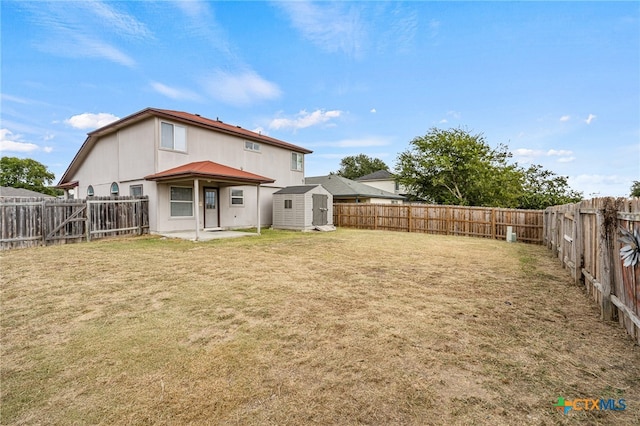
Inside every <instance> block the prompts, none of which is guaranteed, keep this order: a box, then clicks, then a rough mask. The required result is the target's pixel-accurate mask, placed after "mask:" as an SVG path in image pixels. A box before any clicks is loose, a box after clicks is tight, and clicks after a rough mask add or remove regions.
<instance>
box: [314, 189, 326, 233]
mask: <svg viewBox="0 0 640 426" xmlns="http://www.w3.org/2000/svg"><path fill="white" fill-rule="evenodd" d="M328 198H329V197H328V196H326V195H324V194H313V206H312V209H313V221H312V222H311V224H312V225H313V226H322V225H326V224H327V223H328V221H327V212H328V211H329V209H328V208H327V199H328Z"/></svg>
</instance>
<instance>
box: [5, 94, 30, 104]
mask: <svg viewBox="0 0 640 426" xmlns="http://www.w3.org/2000/svg"><path fill="white" fill-rule="evenodd" d="M0 99H2V100H3V101H8V102H15V103H18V104H23V105H28V104H29V103H30V101H29V100H28V99H25V98H20V97H18V96H12V95H7V94H6V93H2V94H0Z"/></svg>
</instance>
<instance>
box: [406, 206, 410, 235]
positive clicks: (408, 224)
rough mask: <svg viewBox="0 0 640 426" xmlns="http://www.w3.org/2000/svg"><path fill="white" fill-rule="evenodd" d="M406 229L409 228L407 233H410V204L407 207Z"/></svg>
mask: <svg viewBox="0 0 640 426" xmlns="http://www.w3.org/2000/svg"><path fill="white" fill-rule="evenodd" d="M407 227H408V228H409V229H408V230H407V231H408V232H411V204H409V206H408V207H407Z"/></svg>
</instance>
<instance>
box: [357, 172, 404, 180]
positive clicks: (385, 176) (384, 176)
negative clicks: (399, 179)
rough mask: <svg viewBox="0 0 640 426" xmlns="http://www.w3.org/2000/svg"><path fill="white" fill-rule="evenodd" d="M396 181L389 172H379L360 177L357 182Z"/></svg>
mask: <svg viewBox="0 0 640 426" xmlns="http://www.w3.org/2000/svg"><path fill="white" fill-rule="evenodd" d="M394 179H395V176H394V175H393V173H391V172H390V171H389V170H378V171H377V172H373V173H369V174H368V175H364V176H360V177H359V178H357V179H356V180H357V181H358V182H360V181H363V180H394Z"/></svg>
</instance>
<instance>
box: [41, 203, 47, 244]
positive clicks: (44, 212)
mask: <svg viewBox="0 0 640 426" xmlns="http://www.w3.org/2000/svg"><path fill="white" fill-rule="evenodd" d="M47 223H48V220H47V201H46V200H42V224H41V225H40V230H41V231H42V245H43V246H46V245H47V234H48V232H47V230H46V227H47Z"/></svg>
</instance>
